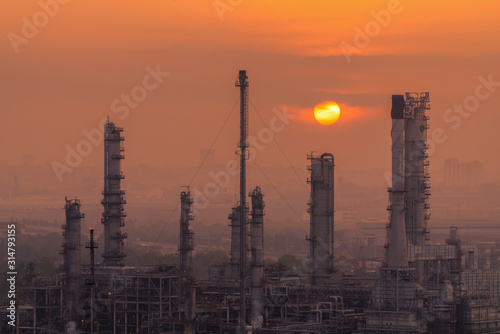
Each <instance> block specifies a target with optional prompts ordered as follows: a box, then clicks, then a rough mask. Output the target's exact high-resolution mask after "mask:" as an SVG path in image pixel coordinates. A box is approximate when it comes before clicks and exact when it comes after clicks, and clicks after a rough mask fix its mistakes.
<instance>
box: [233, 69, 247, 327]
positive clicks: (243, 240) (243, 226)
mask: <svg viewBox="0 0 500 334" xmlns="http://www.w3.org/2000/svg"><path fill="white" fill-rule="evenodd" d="M247 79H248V76H247V71H245V70H240V72H239V75H238V78H237V80H236V87H239V88H240V143H239V144H238V147H239V148H240V219H239V222H240V314H239V332H240V333H244V332H245V327H246V296H245V291H246V289H245V285H246V282H245V281H246V276H247V271H246V267H247V211H248V207H247V204H246V181H247V180H246V163H247V148H248V142H247V137H248V86H249V84H248V81H247Z"/></svg>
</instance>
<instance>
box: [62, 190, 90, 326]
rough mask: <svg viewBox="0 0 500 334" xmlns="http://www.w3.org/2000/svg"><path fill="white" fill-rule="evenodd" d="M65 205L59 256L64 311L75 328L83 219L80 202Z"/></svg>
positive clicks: (70, 202) (71, 201) (77, 321)
mask: <svg viewBox="0 0 500 334" xmlns="http://www.w3.org/2000/svg"><path fill="white" fill-rule="evenodd" d="M65 200H66V204H65V205H64V209H65V210H66V225H63V226H62V227H63V228H64V229H65V230H64V232H63V236H64V242H63V244H62V250H61V254H62V255H63V261H64V270H65V274H66V289H65V295H66V310H67V312H68V313H67V316H68V320H69V321H70V322H74V323H75V325H76V326H78V325H79V324H80V321H79V319H78V312H77V311H78V310H77V307H78V306H79V298H80V247H81V245H80V240H81V238H80V237H81V219H82V218H83V217H85V215H84V214H83V213H81V212H80V201H79V200H78V199H76V198H75V199H74V200H68V199H67V198H65Z"/></svg>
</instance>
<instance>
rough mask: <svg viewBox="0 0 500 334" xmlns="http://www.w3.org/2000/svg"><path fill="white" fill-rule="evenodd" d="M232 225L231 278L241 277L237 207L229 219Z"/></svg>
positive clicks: (238, 212) (238, 208)
mask: <svg viewBox="0 0 500 334" xmlns="http://www.w3.org/2000/svg"><path fill="white" fill-rule="evenodd" d="M227 218H228V219H229V220H230V221H231V223H230V224H229V226H230V227H231V258H230V261H229V265H230V267H231V277H239V276H240V207H239V206H235V207H233V209H232V212H231V214H230V215H229V216H228V217H227Z"/></svg>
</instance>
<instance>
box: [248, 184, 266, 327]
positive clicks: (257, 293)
mask: <svg viewBox="0 0 500 334" xmlns="http://www.w3.org/2000/svg"><path fill="white" fill-rule="evenodd" d="M249 196H250V198H251V199H252V220H251V238H252V239H251V240H252V244H251V251H252V264H251V271H252V272H251V297H250V298H251V305H252V316H251V324H252V327H253V328H260V327H262V323H263V322H264V226H263V224H264V206H265V203H264V200H263V199H262V197H263V194H262V192H261V190H260V187H256V188H255V189H254V190H253V191H252V192H251V193H250V195H249Z"/></svg>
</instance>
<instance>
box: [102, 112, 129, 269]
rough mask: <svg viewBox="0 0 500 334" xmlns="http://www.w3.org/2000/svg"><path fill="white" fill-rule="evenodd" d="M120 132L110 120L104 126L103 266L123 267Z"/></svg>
mask: <svg viewBox="0 0 500 334" xmlns="http://www.w3.org/2000/svg"><path fill="white" fill-rule="evenodd" d="M122 131H123V129H122V128H118V127H116V126H115V124H114V123H113V122H110V121H109V119H108V121H107V122H106V124H105V125H104V190H103V192H102V194H103V195H104V198H103V200H102V202H101V203H102V206H103V207H104V211H103V213H102V217H103V218H102V223H103V224H104V253H103V254H102V257H103V258H104V264H105V265H108V266H123V265H124V258H125V256H126V254H125V253H124V252H123V239H125V238H127V234H126V233H122V232H121V228H122V227H123V226H125V217H126V214H125V213H124V212H123V205H124V204H125V203H126V201H125V199H124V195H125V191H124V190H122V189H121V180H122V179H124V178H125V176H124V175H123V173H122V170H121V161H122V159H124V158H125V157H124V155H123V151H124V148H123V141H124V140H125V138H123V136H122V135H121V133H122Z"/></svg>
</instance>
